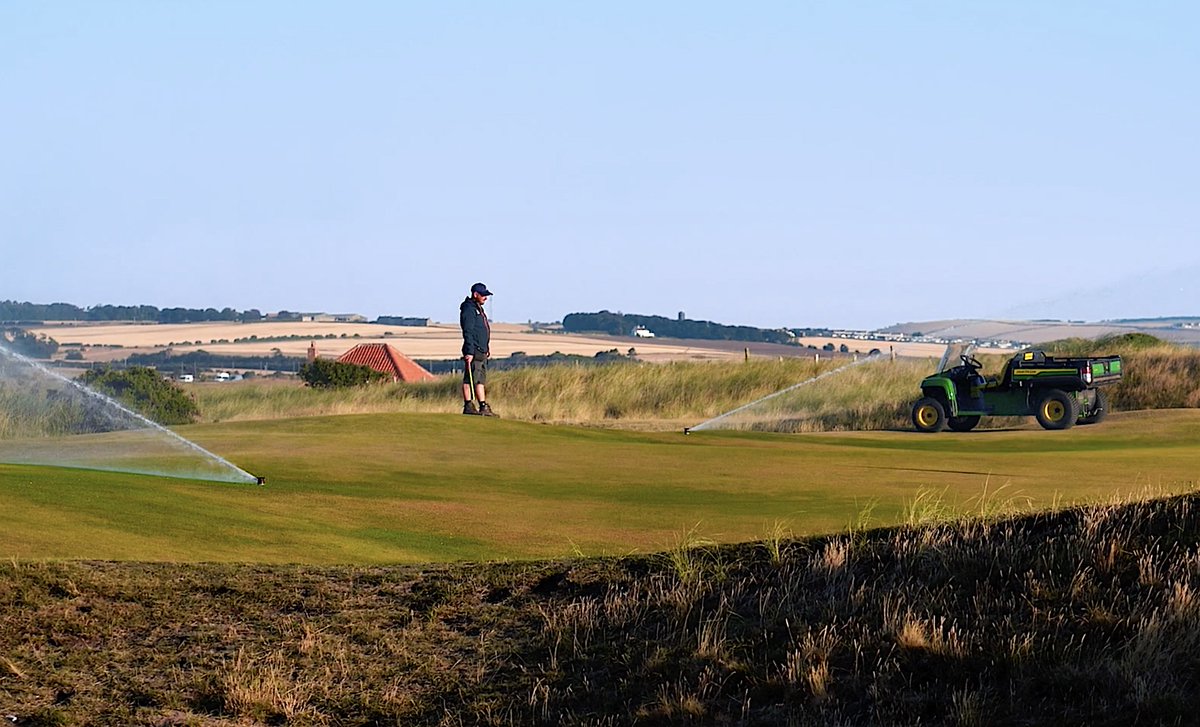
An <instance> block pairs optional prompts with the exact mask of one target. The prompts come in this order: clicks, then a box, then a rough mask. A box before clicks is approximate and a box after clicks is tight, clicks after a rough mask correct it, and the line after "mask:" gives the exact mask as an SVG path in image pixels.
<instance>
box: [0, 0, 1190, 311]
mask: <svg viewBox="0 0 1200 727" xmlns="http://www.w3.org/2000/svg"><path fill="white" fill-rule="evenodd" d="M1198 39H1200V4H1197V3H1192V2H1183V1H1180V2H1156V1H1155V0H1145V1H1141V2H1106V1H1104V0H1088V1H1086V2H1083V1H1079V2H1073V1H1068V0H1054V1H1053V2H1046V1H1045V0H1036V1H1024V0H1009V1H1006V2H969V1H965V0H953V1H950V0H946V1H943V2H921V1H918V2H871V1H864V2H832V1H828V2H810V1H804V0H793V1H791V2H755V3H731V2H703V1H696V0H691V1H689V2H619V1H617V2H592V3H579V2H563V1H561V0H556V1H552V2H523V1H521V0H513V1H511V2H444V3H409V2H398V1H397V2H339V3H334V2H324V3H312V2H300V1H297V0H289V1H286V2H283V1H280V2H271V1H267V0H256V1H254V2H243V1H241V0H238V1H237V2H232V1H229V2H223V1H219V0H218V1H214V0H204V1H203V2H201V1H200V0H194V1H192V2H181V1H165V0H163V1H160V0H154V1H149V0H148V1H146V2H119V1H115V0H106V1H104V2H95V1H92V0H88V1H87V2H54V1H52V0H51V1H47V2H24V1H18V0H8V1H6V2H2V3H0V135H2V136H0V139H2V141H0V169H2V170H3V172H2V173H0V246H2V256H0V259H2V260H3V262H4V264H3V270H4V275H3V283H2V284H0V299H16V300H28V301H32V302H37V303H50V302H57V301H63V302H69V303H75V304H77V305H81V306H90V305H97V304H124V305H133V304H149V305H156V306H159V307H174V306H184V307H210V306H211V307H217V308H222V307H226V306H230V307H234V308H238V309H247V308H259V309H261V310H263V311H275V310H279V309H281V308H283V309H288V310H301V311H327V312H358V313H363V314H366V315H369V316H376V315H381V314H394V315H414V316H429V317H432V318H434V319H435V320H454V319H455V316H456V314H457V306H458V303H459V301H461V299H462V298H463V296H465V295H466V292H467V289H468V287H469V286H470V284H471V283H473V282H476V281H483V282H485V283H487V284H488V285H489V286H490V287H491V288H492V290H493V291H494V292H495V293H496V296H495V298H494V300H493V304H492V305H493V317H495V318H497V319H499V320H505V321H514V322H520V321H525V320H529V319H533V320H541V321H550V320H557V319H560V318H561V317H562V316H563V315H565V314H567V313H570V312H574V311H596V310H600V309H608V310H613V311H623V312H626V313H645V314H658V315H666V316H670V317H673V316H675V314H676V313H677V312H678V311H685V312H686V314H687V315H688V317H691V318H703V319H710V320H716V321H719V322H723V323H731V324H747V325H758V326H770V327H774V326H836V327H868V328H871V327H878V326H886V325H889V324H892V323H895V322H901V321H916V320H928V319H937V318H956V317H1049V318H1075V319H1088V320H1095V319H1100V318H1114V317H1135V316H1159V315H1200V290H1198V288H1197V286H1196V282H1195V281H1196V280H1197V279H1198V278H1200V203H1198V202H1200V194H1198V192H1200V184H1198V182H1200V91H1198V89H1200V40H1198Z"/></svg>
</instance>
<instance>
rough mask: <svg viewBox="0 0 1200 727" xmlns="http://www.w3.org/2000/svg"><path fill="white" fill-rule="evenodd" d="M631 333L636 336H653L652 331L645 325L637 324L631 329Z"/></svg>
mask: <svg viewBox="0 0 1200 727" xmlns="http://www.w3.org/2000/svg"><path fill="white" fill-rule="evenodd" d="M633 335H635V336H637V337H638V338H654V331H652V330H650V329H649V328H646V327H645V326H638V327H637V328H634V329H633Z"/></svg>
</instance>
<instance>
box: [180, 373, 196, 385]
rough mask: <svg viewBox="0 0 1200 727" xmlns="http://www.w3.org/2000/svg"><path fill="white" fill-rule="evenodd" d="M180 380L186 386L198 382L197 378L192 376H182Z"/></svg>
mask: <svg viewBox="0 0 1200 727" xmlns="http://www.w3.org/2000/svg"><path fill="white" fill-rule="evenodd" d="M179 380H180V381H181V382H183V383H185V384H190V383H192V382H193V381H195V380H196V377H195V376H192V375H191V374H180V375H179Z"/></svg>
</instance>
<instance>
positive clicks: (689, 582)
mask: <svg viewBox="0 0 1200 727" xmlns="http://www.w3.org/2000/svg"><path fill="white" fill-rule="evenodd" d="M931 511H936V508H931V507H929V506H928V503H927V504H926V506H921V507H914V508H913V509H912V513H913V515H912V517H913V522H912V523H911V524H908V525H905V526H901V527H897V528H890V529H883V530H855V531H852V532H849V533H847V534H844V535H840V536H836V537H828V538H820V539H810V540H787V539H783V538H780V537H778V534H776V536H773V537H772V538H770V539H768V540H767V541H766V542H763V543H751V544H745V545H741V546H732V547H714V546H709V545H704V544H702V543H701V542H700V541H699V540H698V539H697V538H696V537H695V536H694V534H689V535H688V536H686V537H685V538H684V539H683V540H681V542H680V543H679V545H678V546H677V547H676V548H675V549H674V550H673V551H672V552H671V553H666V554H663V555H661V556H651V557H640V558H624V559H591V560H575V561H554V562H539V563H512V564H478V565H466V566H444V567H442V566H438V567H433V566H431V567H425V568H412V567H406V568H384V567H373V568H357V567H344V568H307V567H305V568H301V567H238V566H217V565H195V566H182V565H147V564H114V563H8V564H6V565H4V566H0V613H3V614H4V618H3V620H2V621H0V711H2V712H3V713H5V714H12V715H15V716H16V717H17V723H18V724H24V725H30V724H100V725H118V724H120V725H126V724H136V725H235V724H237V725H244V724H304V725H374V724H405V725H463V724H473V725H474V724H478V725H510V724H520V725H529V724H532V725H563V724H567V725H619V724H697V723H700V724H715V725H724V724H729V725H733V724H738V725H781V724H788V725H864V724H870V725H914V724H925V725H983V724H1020V725H1051V724H1055V725H1057V724H1088V725H1128V724H1193V723H1194V721H1195V715H1196V714H1197V709H1198V708H1200V692H1197V691H1196V690H1195V688H1194V685H1195V683H1196V679H1197V678H1198V677H1200V596H1198V595H1197V593H1198V591H1200V497H1198V496H1195V495H1189V496H1183V497H1177V498H1173V499H1166V500H1154V501H1147V502H1137V503H1125V504H1117V503H1115V504H1111V505H1104V506H1093V507H1086V508H1079V509H1072V510H1067V511H1062V512H1056V513H1040V514H1031V515H1021V516H1012V517H1007V518H980V519H973V520H961V521H953V522H934V523H928V524H924V523H922V522H920V520H921V519H922V518H925V517H927V516H928V514H929V513H930V512H931Z"/></svg>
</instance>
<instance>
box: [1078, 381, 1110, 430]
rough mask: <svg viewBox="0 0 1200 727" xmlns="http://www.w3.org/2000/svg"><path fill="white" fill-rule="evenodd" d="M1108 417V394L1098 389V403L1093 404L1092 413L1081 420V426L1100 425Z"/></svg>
mask: <svg viewBox="0 0 1200 727" xmlns="http://www.w3.org/2000/svg"><path fill="white" fill-rule="evenodd" d="M1106 416H1108V394H1105V393H1104V392H1103V391H1101V390H1100V389H1096V402H1095V403H1094V404H1092V413H1091V414H1088V415H1087V416H1085V417H1084V418H1082V419H1080V420H1079V423H1080V424H1099V423H1100V422H1102V421H1104V417H1106Z"/></svg>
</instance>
